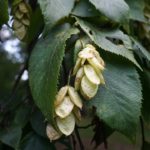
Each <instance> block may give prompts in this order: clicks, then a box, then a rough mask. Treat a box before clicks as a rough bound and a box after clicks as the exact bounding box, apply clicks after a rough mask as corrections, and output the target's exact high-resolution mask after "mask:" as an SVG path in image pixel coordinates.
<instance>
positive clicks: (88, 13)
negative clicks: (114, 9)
mask: <svg viewBox="0 0 150 150" xmlns="http://www.w3.org/2000/svg"><path fill="white" fill-rule="evenodd" d="M72 14H73V15H75V16H80V17H93V16H98V15H99V12H98V11H97V10H96V9H95V7H94V6H93V5H92V4H91V3H90V2H89V1H87V0H80V1H79V2H78V3H77V5H76V6H75V8H74V9H73V12H72Z"/></svg>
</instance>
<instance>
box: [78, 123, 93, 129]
mask: <svg viewBox="0 0 150 150" xmlns="http://www.w3.org/2000/svg"><path fill="white" fill-rule="evenodd" d="M76 126H77V125H76ZM91 126H93V123H91V124H88V125H86V126H77V128H78V129H87V128H90V127H91Z"/></svg>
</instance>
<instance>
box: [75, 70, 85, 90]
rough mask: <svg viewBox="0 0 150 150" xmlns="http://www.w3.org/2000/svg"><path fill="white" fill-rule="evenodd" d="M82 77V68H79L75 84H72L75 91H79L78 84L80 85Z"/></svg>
mask: <svg viewBox="0 0 150 150" xmlns="http://www.w3.org/2000/svg"><path fill="white" fill-rule="evenodd" d="M83 75H84V70H83V67H81V68H80V69H79V70H78V72H77V74H76V78H75V84H74V86H75V90H79V89H80V83H81V79H82V77H83Z"/></svg>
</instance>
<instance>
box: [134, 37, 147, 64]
mask: <svg viewBox="0 0 150 150" xmlns="http://www.w3.org/2000/svg"><path fill="white" fill-rule="evenodd" d="M131 40H132V41H133V43H134V50H135V52H136V53H137V54H139V57H142V58H145V59H147V60H148V61H149V62H150V53H149V52H148V50H146V49H145V48H144V47H143V46H142V45H141V43H140V42H138V41H137V40H136V39H134V38H133V37H131Z"/></svg>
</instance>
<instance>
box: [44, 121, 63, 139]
mask: <svg viewBox="0 0 150 150" xmlns="http://www.w3.org/2000/svg"><path fill="white" fill-rule="evenodd" d="M46 134H47V136H48V138H49V139H50V141H53V140H57V139H59V138H60V137H61V133H58V132H57V131H56V130H55V129H54V128H53V127H52V126H51V125H50V124H48V125H47V126H46Z"/></svg>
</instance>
